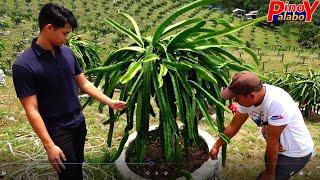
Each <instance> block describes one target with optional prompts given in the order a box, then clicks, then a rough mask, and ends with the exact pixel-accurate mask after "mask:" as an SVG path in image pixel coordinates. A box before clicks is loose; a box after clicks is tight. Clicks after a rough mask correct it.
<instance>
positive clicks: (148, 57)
mask: <svg viewBox="0 0 320 180" xmlns="http://www.w3.org/2000/svg"><path fill="white" fill-rule="evenodd" d="M159 58H160V57H159V56H158V55H156V54H150V55H148V56H146V57H144V58H143V60H142V61H143V62H144V63H145V62H150V61H155V60H157V59H159Z"/></svg>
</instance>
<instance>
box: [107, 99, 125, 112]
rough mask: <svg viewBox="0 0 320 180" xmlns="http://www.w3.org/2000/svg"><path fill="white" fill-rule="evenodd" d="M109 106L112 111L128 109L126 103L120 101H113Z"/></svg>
mask: <svg viewBox="0 0 320 180" xmlns="http://www.w3.org/2000/svg"><path fill="white" fill-rule="evenodd" d="M108 105H109V107H110V108H111V109H119V110H123V109H125V108H126V102H124V101H120V100H111V102H110V104H108Z"/></svg>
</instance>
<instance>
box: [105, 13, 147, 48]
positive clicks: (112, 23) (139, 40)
mask: <svg viewBox="0 0 320 180" xmlns="http://www.w3.org/2000/svg"><path fill="white" fill-rule="evenodd" d="M106 21H107V23H109V24H110V25H111V26H113V27H114V28H116V29H118V30H119V31H121V32H122V33H124V34H126V35H127V36H129V37H130V38H131V39H132V40H133V41H134V42H136V43H137V44H138V45H139V46H141V47H143V46H144V44H143V41H142V39H140V38H139V37H138V36H137V35H136V34H134V33H133V32H132V31H130V30H128V29H127V28H125V27H123V26H122V25H120V24H118V23H117V22H115V21H113V20H112V19H110V18H107V19H106Z"/></svg>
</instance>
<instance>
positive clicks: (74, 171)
mask: <svg viewBox="0 0 320 180" xmlns="http://www.w3.org/2000/svg"><path fill="white" fill-rule="evenodd" d="M49 134H50V137H51V138H52V140H53V142H54V143H55V144H56V145H57V146H58V147H60V149H61V150H62V151H63V153H64V155H65V156H66V161H65V162H63V164H64V166H65V167H66V168H65V169H62V171H61V173H58V175H59V179H60V180H66V179H68V180H70V179H72V180H82V179H83V174H82V163H83V161H84V144H85V137H86V135H87V128H86V124H85V122H83V123H81V124H80V125H79V126H78V127H75V128H64V129H54V130H50V131H49Z"/></svg>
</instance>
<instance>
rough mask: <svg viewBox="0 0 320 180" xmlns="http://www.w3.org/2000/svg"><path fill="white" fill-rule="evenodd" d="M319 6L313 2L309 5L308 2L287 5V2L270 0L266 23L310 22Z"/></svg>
mask: <svg viewBox="0 0 320 180" xmlns="http://www.w3.org/2000/svg"><path fill="white" fill-rule="evenodd" d="M319 4H320V0H315V1H314V2H313V4H312V6H311V5H310V2H309V1H308V0H303V3H302V4H298V5H297V4H289V1H285V2H283V1H280V0H270V4H269V10H268V18H267V22H274V21H305V22H311V20H312V15H313V13H314V12H315V11H316V9H317V7H318V6H319Z"/></svg>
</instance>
